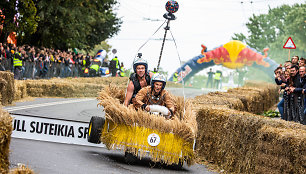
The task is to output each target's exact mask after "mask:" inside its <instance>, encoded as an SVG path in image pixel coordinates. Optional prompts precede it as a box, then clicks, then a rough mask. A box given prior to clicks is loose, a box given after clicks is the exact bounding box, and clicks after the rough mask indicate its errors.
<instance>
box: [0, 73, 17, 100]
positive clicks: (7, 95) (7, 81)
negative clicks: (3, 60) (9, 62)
mask: <svg viewBox="0 0 306 174" xmlns="http://www.w3.org/2000/svg"><path fill="white" fill-rule="evenodd" d="M14 89H15V85H14V74H13V73H11V72H7V71H0V95H1V104H2V105H8V104H12V102H13V99H14V95H12V94H14Z"/></svg>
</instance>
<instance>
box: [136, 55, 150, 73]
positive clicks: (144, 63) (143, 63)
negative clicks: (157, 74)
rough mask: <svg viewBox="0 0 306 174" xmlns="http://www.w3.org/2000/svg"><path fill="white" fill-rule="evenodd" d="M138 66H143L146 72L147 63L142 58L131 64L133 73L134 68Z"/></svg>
mask: <svg viewBox="0 0 306 174" xmlns="http://www.w3.org/2000/svg"><path fill="white" fill-rule="evenodd" d="M138 65H144V66H145V68H146V72H147V71H148V62H147V61H146V60H145V59H143V58H138V59H136V60H135V61H134V63H133V69H134V72H135V73H136V67H137V66H138Z"/></svg>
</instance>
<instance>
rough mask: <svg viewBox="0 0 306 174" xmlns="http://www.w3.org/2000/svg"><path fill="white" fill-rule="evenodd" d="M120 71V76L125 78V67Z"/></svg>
mask: <svg viewBox="0 0 306 174" xmlns="http://www.w3.org/2000/svg"><path fill="white" fill-rule="evenodd" d="M120 69H121V72H120V76H121V77H125V69H124V67H121V68H120Z"/></svg>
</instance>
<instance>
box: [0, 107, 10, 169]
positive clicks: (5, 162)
mask: <svg viewBox="0 0 306 174" xmlns="http://www.w3.org/2000/svg"><path fill="white" fill-rule="evenodd" d="M11 134H12V117H11V116H10V115H9V113H7V112H6V111H4V110H2V108H0V160H1V161H0V173H8V170H9V146H10V141H11Z"/></svg>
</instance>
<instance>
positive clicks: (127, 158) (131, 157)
mask: <svg viewBox="0 0 306 174" xmlns="http://www.w3.org/2000/svg"><path fill="white" fill-rule="evenodd" d="M136 160H137V156H135V155H134V154H132V153H129V152H125V154H124V161H125V162H126V163H127V164H135V162H136Z"/></svg>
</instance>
